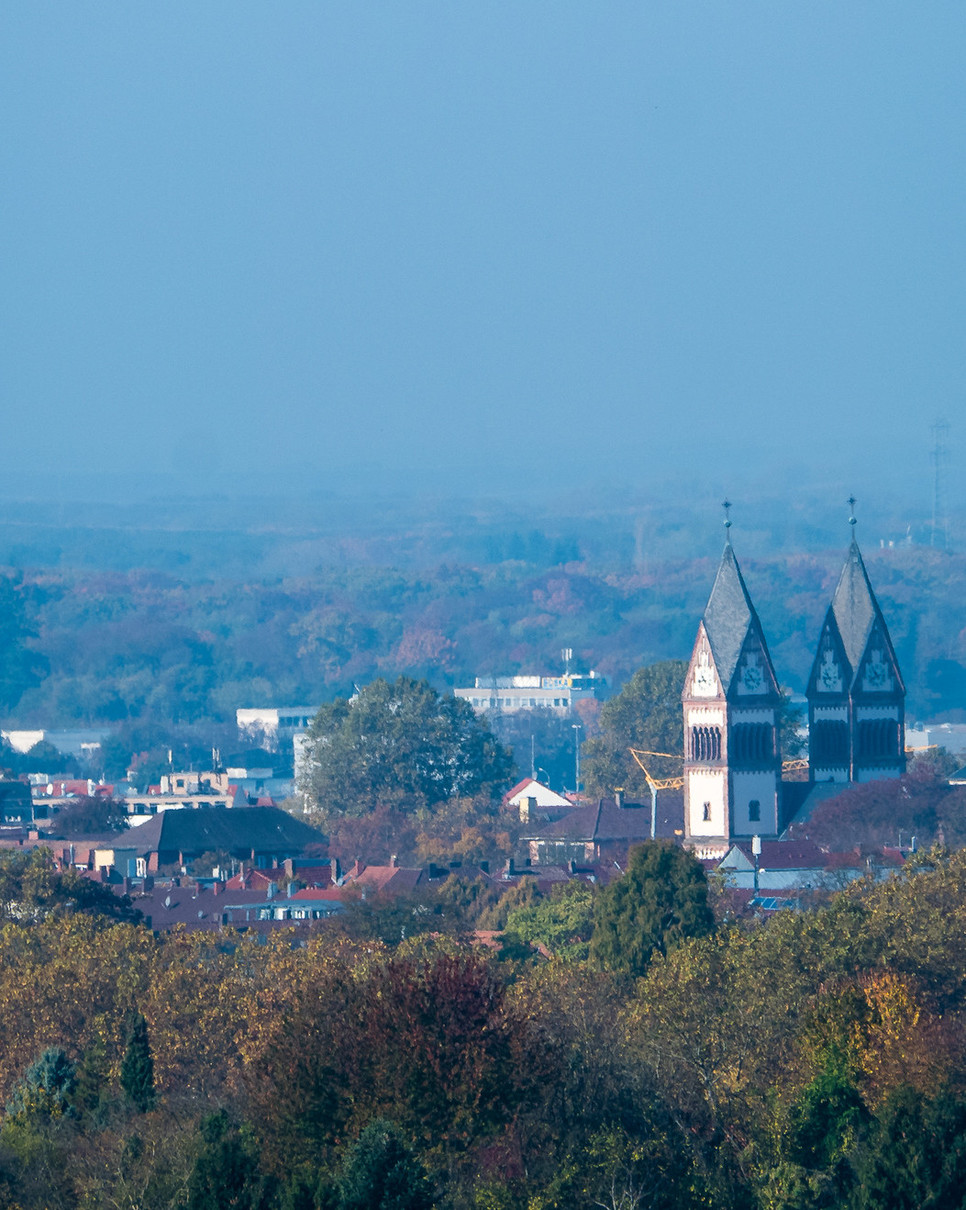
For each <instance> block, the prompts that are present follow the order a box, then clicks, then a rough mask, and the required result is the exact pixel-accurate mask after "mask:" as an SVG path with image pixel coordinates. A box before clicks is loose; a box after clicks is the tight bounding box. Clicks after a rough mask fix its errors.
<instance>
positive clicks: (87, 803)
mask: <svg viewBox="0 0 966 1210" xmlns="http://www.w3.org/2000/svg"><path fill="white" fill-rule="evenodd" d="M55 826H56V828H57V831H58V834H59V835H61V836H104V835H106V834H107V833H110V832H122V831H123V830H124V829H125V828H126V827H127V826H128V814H127V810H126V809H125V806H124V803H123V802H119V801H118V800H117V799H116V798H110V797H106V796H104V795H97V796H94V797H87V796H86V795H85V796H84V797H82V798H74V799H71V801H70V802H69V803H68V804H67V806H66V807H64V808H63V810H61V811H60V813H59V814H58V815H57V818H56V820H55Z"/></svg>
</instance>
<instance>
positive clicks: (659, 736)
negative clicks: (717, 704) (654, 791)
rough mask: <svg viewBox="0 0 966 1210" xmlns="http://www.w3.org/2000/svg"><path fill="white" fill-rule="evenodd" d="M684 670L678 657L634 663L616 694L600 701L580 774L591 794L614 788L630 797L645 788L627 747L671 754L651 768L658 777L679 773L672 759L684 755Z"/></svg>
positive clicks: (655, 762)
mask: <svg viewBox="0 0 966 1210" xmlns="http://www.w3.org/2000/svg"><path fill="white" fill-rule="evenodd" d="M686 672H687V664H686V663H685V662H684V661H683V660H664V661H662V662H661V663H659V664H650V665H649V666H648V667H646V668H639V669H638V670H637V672H635V673H634V675H633V676H632V677H631V679H630V680H629V681H628V682H627V684H626V685H625V686H624V688H623V689H622V690H621V691H620V693H619V694H617V696H616V697H612V698H611V699H610V701H609V702H605V703H604V706H603V708H602V709H601V712H600V735H599V736H597V737H596V738H594V739H591V740H588V741H587V742H586V743H585V744H584V745H583V757H584V760H583V779H584V784H585V785H586V787H587V789H588V790H589V791H590V792H591V793H593V794H607V793H610V792H611V791H613V790H614V789H616V788H617V787H623V789H625V790H626V791H627V792H628V794H629V795H631V796H633V797H639V798H643V797H644V796H645V795H646V794H647V793H648V788H647V782H646V781H645V779H644V774H643V773H642V772H641V770H640V768H639V767H638V765H637V764H636V762H635V761H634V758H633V757H632V756H631V754H630V749H631V748H641V749H643V750H645V751H647V752H668V753H670V754H671V756H672V757H674V758H675V759H673V760H670V761H667V760H665V761H663V762H662V761H660V760H654V761H653V770H654V772H655V773H656V774H657V775H658V776H660V777H674V776H677V775H678V774H680V772H681V763H680V761H679V760H677V759H676V758H677V757H678V756H680V757H681V758H682V759H683V757H684V721H683V719H684V715H683V713H682V709H681V689H682V688H683V686H684V676H685V673H686ZM649 767H651V766H649Z"/></svg>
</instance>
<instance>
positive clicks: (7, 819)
mask: <svg viewBox="0 0 966 1210" xmlns="http://www.w3.org/2000/svg"><path fill="white" fill-rule="evenodd" d="M46 818H47V804H46V803H44V802H34V800H33V797H32V796H31V793H30V787H29V786H28V785H25V783H24V782H22V781H0V824H31V823H34V822H35V821H36V820H38V819H46Z"/></svg>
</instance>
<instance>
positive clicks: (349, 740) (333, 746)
mask: <svg viewBox="0 0 966 1210" xmlns="http://www.w3.org/2000/svg"><path fill="white" fill-rule="evenodd" d="M309 739H310V753H311V756H310V768H311V773H310V787H311V793H312V796H313V798H314V799H315V801H316V802H317V803H318V805H319V809H320V810H321V811H322V813H323V814H324V815H335V816H339V815H355V816H359V815H364V814H366V813H368V812H369V811H371V810H372V809H373V808H375V807H378V806H384V807H385V806H389V807H395V808H397V809H399V810H402V811H406V812H415V811H418V810H421V809H429V810H432V809H433V808H435V807H437V806H439V804H440V803H443V802H446V801H447V800H449V799H452V798H465V797H469V796H472V795H474V794H481V793H482V794H488V795H492V794H494V793H496V792H497V791H498V790H499V789H500V788H502V787H503V786H505V785H506V784H507V782H508V781H509V778H510V776H511V773H512V771H513V766H512V761H511V758H510V755H509V753H508V752H507V751H506V749H504V748H503V747H502V745H501V744H499V743H497V741H496V740H495V739H494V738H493V736H492V735H491V734H490V731H489V729H488V727H487V726H486V723H485V722H484V721H483V720H482V719H480V718H479V717H478V716H477V715H476V714H475V713H474V712H473V709H472V707H471V706H470V705H469V703H467V702H465V701H463V700H462V699H461V698H456V697H451V696H449V695H441V694H439V693H437V692H436V690H435V689H433V688H432V686H431V685H430V684H429V683H428V682H427V681H415V680H412V679H411V678H410V677H405V676H401V677H399V678H398V679H397V680H396V681H394V682H393V683H392V684H390V683H389V682H388V681H385V680H382V679H380V680H376V681H372V682H371V683H370V684H369V685H367V686H366V687H365V688H364V689H362V690H360V692H359V693H358V694H356V696H355V697H353V698H351V699H346V698H337V699H336V700H335V701H334V702H330V703H329V704H328V705H325V706H323V707H322V709H321V710H320V711H319V713H318V714H317V715H316V717H315V719H314V720H313V722H312V726H311V727H310V729H309Z"/></svg>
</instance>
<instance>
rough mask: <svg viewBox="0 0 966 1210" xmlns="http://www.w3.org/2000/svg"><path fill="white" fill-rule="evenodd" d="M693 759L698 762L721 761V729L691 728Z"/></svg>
mask: <svg viewBox="0 0 966 1210" xmlns="http://www.w3.org/2000/svg"><path fill="white" fill-rule="evenodd" d="M691 759H692V760H697V761H709V760H721V728H720V727H692V728H691Z"/></svg>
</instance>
